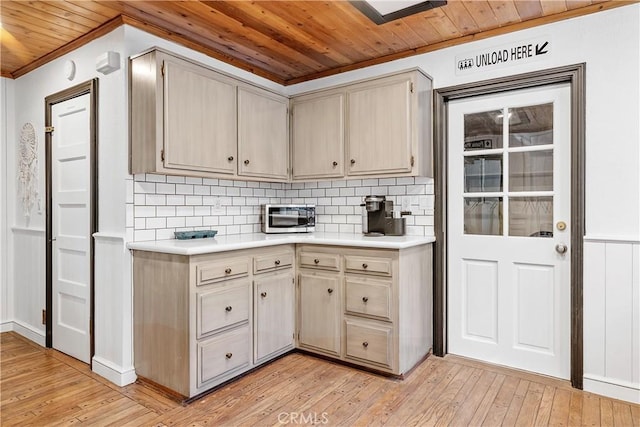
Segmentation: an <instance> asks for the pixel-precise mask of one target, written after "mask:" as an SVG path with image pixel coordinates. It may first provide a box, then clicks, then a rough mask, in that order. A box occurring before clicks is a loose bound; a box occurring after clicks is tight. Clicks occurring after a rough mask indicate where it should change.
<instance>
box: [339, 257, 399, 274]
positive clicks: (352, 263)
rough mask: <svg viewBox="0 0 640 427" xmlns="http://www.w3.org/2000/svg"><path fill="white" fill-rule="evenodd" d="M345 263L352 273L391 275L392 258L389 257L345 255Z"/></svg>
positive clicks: (348, 270) (347, 269)
mask: <svg viewBox="0 0 640 427" xmlns="http://www.w3.org/2000/svg"><path fill="white" fill-rule="evenodd" d="M344 265H345V269H346V271H347V272H351V273H371V274H379V275H382V276H391V259H389V258H381V257H363V256H353V255H345V257H344Z"/></svg>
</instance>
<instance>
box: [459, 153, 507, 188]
mask: <svg viewBox="0 0 640 427" xmlns="http://www.w3.org/2000/svg"><path fill="white" fill-rule="evenodd" d="M464 191H465V193H485V192H497V191H502V154H491V155H486V156H466V157H465V158H464Z"/></svg>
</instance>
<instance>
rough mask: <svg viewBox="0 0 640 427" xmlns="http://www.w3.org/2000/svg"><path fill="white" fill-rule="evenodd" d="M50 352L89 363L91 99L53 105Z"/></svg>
mask: <svg viewBox="0 0 640 427" xmlns="http://www.w3.org/2000/svg"><path fill="white" fill-rule="evenodd" d="M51 113H52V114H51V116H52V123H51V124H52V126H53V128H54V131H53V133H52V134H51V144H52V145H51V167H52V170H51V189H52V194H51V197H52V207H53V209H52V215H53V217H52V236H53V239H54V241H53V259H52V277H53V283H52V288H53V313H52V318H53V328H52V334H53V348H55V349H56V350H59V351H61V352H63V353H66V354H68V355H70V356H73V357H75V358H77V359H79V360H82V361H83V362H86V363H89V358H90V346H91V344H90V343H91V341H90V339H91V338H90V334H89V318H90V307H91V306H90V301H91V262H92V261H91V239H92V236H91V221H90V219H91V156H90V154H91V152H90V148H91V139H90V125H91V123H90V113H91V109H90V95H89V94H86V95H83V96H80V97H77V98H73V99H70V100H68V101H64V102H60V103H57V104H54V105H52V107H51Z"/></svg>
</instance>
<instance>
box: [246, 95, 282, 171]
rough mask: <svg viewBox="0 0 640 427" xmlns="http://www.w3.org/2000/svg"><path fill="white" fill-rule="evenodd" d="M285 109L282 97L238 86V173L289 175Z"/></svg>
mask: <svg viewBox="0 0 640 427" xmlns="http://www.w3.org/2000/svg"><path fill="white" fill-rule="evenodd" d="M288 110H289V100H288V98H286V97H284V96H278V95H275V94H272V93H270V92H267V91H265V90H261V89H257V88H253V87H248V86H247V87H238V156H239V158H238V160H239V163H238V175H240V176H247V177H261V178H271V179H272V180H274V181H286V180H287V179H288V178H289V137H288V135H289V120H288Z"/></svg>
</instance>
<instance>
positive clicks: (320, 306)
mask: <svg viewBox="0 0 640 427" xmlns="http://www.w3.org/2000/svg"><path fill="white" fill-rule="evenodd" d="M298 286H299V289H300V290H299V293H300V300H299V305H298V309H299V312H300V317H299V320H300V326H299V331H300V337H299V345H300V347H303V348H305V347H306V348H310V349H312V350H315V351H320V352H323V353H328V354H330V355H334V356H339V355H340V350H341V348H340V343H341V335H342V334H341V322H340V319H341V312H342V304H341V299H342V284H341V279H340V276H339V275H338V274H331V273H319V272H314V271H312V272H307V271H302V272H301V273H300V274H299V275H298Z"/></svg>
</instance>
